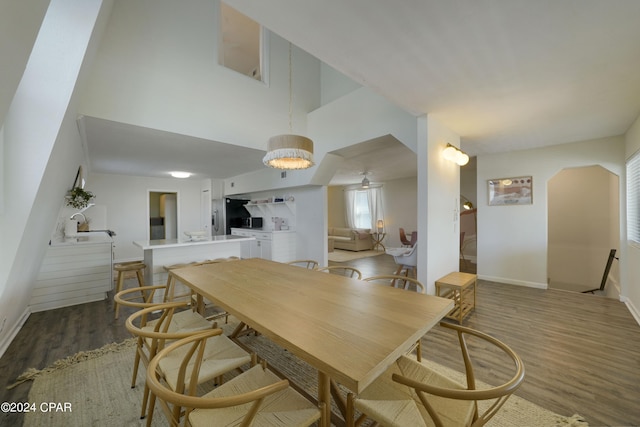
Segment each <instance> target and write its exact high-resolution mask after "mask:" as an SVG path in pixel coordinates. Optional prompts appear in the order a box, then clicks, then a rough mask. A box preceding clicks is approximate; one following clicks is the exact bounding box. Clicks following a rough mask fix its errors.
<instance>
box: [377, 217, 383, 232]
mask: <svg viewBox="0 0 640 427" xmlns="http://www.w3.org/2000/svg"><path fill="white" fill-rule="evenodd" d="M376 225H377V227H378V233H382V231H383V230H384V222H383V221H382V220H381V219H379V220H378V222H377V223H376Z"/></svg>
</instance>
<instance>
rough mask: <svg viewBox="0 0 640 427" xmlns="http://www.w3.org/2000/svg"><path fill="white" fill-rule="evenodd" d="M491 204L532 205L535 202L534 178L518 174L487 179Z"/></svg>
mask: <svg viewBox="0 0 640 427" xmlns="http://www.w3.org/2000/svg"><path fill="white" fill-rule="evenodd" d="M487 185H488V187H489V188H488V190H489V191H488V194H489V206H512V205H530V204H532V203H533V178H532V177H531V176H516V177H510V178H497V179H490V180H488V181H487Z"/></svg>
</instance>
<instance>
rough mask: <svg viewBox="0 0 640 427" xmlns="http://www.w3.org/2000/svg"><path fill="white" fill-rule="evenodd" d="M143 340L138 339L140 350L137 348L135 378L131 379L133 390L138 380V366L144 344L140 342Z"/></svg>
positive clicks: (134, 365)
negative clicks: (141, 347)
mask: <svg viewBox="0 0 640 427" xmlns="http://www.w3.org/2000/svg"><path fill="white" fill-rule="evenodd" d="M140 340H142V338H138V344H137V345H138V348H136V357H135V359H134V361H133V377H132V378H131V388H135V387H136V380H137V379H138V366H140V348H139V347H140V346H141V345H142V343H141V342H140Z"/></svg>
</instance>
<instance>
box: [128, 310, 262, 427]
mask: <svg viewBox="0 0 640 427" xmlns="http://www.w3.org/2000/svg"><path fill="white" fill-rule="evenodd" d="M185 309H186V311H191V308H190V304H189V303H188V302H172V303H166V304H160V305H154V306H151V307H148V308H145V309H142V310H140V311H138V312H136V313H134V314H132V315H131V316H129V318H128V319H127V321H126V324H125V326H126V328H127V330H128V331H129V332H130V333H131V334H132V335H133V336H135V337H137V338H138V343H137V346H136V360H135V362H134V376H133V382H132V387H134V386H135V379H136V375H137V370H138V365H139V362H140V361H142V362H143V364H144V366H145V367H146V366H149V362H150V361H151V360H152V359H153V358H154V357H155V356H156V354H157V353H158V351H160V350H162V348H164V346H165V345H166V344H167V343H168V342H171V341H175V340H178V339H181V338H186V337H189V336H191V335H193V334H196V333H198V332H202V331H203V328H202V327H201V325H200V324H192V323H189V322H190V320H191V317H182V313H184V310H185ZM181 310H182V311H181ZM154 314H155V315H157V316H159V317H158V318H157V319H155V320H153V321H148V317H149V316H151V315H154ZM198 316H199V315H198ZM200 318H201V319H202V320H204V322H205V323H206V324H207V325H208V327H209V328H211V327H212V324H211V323H209V322H208V321H206V320H205V319H204V318H202V317H201V316H200ZM185 319H187V321H185ZM210 330H213V329H210ZM214 331H215V338H214V337H212V338H211V339H210V340H209V342H210V343H211V345H210V346H208V347H207V351H206V353H205V355H204V357H203V359H202V367H201V370H200V374H201V376H200V377H198V383H202V382H206V381H208V380H211V379H214V378H221V376H222V374H224V373H226V372H229V371H231V370H234V369H238V368H240V367H241V366H243V365H245V364H249V363H254V362H255V357H254V356H252V355H251V354H249V353H247V352H246V351H244V350H243V349H241V348H240V347H239V346H238V345H237V344H235V343H234V342H233V341H231V340H230V339H229V338H228V337H226V336H225V335H222V330H221V329H215V330H214ZM159 372H160V373H161V374H162V375H163V377H165V378H166V381H167V382H168V383H169V384H171V385H172V386H173V387H177V384H179V382H180V380H178V379H177V376H176V375H175V372H176V369H175V368H174V367H173V366H171V365H170V364H169V359H167V361H166V363H164V364H163V365H162V366H161V370H160V371H159ZM147 403H148V412H147ZM154 404H155V397H154V396H153V395H151V396H150V395H149V388H148V386H147V385H146V384H145V390H144V394H143V398H142V408H141V413H140V416H141V417H142V418H144V417H145V416H147V426H150V425H151V420H152V418H153V410H154Z"/></svg>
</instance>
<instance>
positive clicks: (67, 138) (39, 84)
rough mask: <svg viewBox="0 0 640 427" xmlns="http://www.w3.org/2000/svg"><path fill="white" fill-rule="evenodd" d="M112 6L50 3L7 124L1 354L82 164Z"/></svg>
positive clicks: (92, 0) (90, 1)
mask: <svg viewBox="0 0 640 427" xmlns="http://www.w3.org/2000/svg"><path fill="white" fill-rule="evenodd" d="M109 6H110V2H102V1H99V0H82V1H80V0H53V1H52V2H51V5H50V7H49V9H48V11H47V14H46V16H45V19H44V21H43V24H42V28H41V29H40V33H39V35H38V38H37V40H36V43H35V45H34V48H33V51H32V53H31V57H30V58H29V62H28V64H27V67H26V70H25V73H24V75H23V77H22V80H21V82H20V85H19V87H18V89H17V91H16V94H15V97H14V98H13V102H12V103H11V107H10V108H9V111H8V113H7V116H6V120H5V123H4V166H5V170H4V173H5V177H7V181H8V182H11V185H10V186H5V197H6V200H7V201H8V203H6V205H5V211H4V215H2V216H0V240H1V241H2V245H0V251H1V252H0V313H2V316H1V317H2V318H0V324H3V322H4V321H5V319H6V326H5V328H4V329H3V330H2V331H1V332H0V354H1V353H2V352H3V351H4V349H5V346H6V345H8V342H9V341H10V339H11V336H12V335H13V334H15V333H17V331H18V328H19V326H20V323H21V322H22V321H23V320H24V317H25V316H26V314H28V310H27V304H28V301H29V298H30V296H31V290H32V288H33V285H34V283H35V278H36V276H37V273H38V271H39V269H40V264H41V262H42V258H43V257H44V252H45V249H46V246H47V244H48V242H49V238H50V236H51V230H52V229H53V227H54V225H55V222H56V219H57V214H58V212H59V210H60V207H61V206H62V202H63V197H64V195H65V193H66V192H67V191H68V190H69V189H70V187H71V184H72V183H73V179H74V178H75V175H76V172H77V169H78V165H79V164H80V162H81V161H82V149H81V144H80V137H79V134H78V130H77V127H76V126H75V117H76V105H77V96H76V95H77V93H76V92H77V91H78V90H79V89H80V86H81V84H80V83H79V82H82V81H83V79H82V74H83V72H85V71H86V66H85V65H86V64H85V61H86V62H90V58H88V56H90V53H91V52H92V49H93V42H94V40H91V36H92V35H95V36H96V39H99V34H100V31H99V29H100V28H101V25H102V24H103V23H104V19H105V16H108V13H109ZM94 30H95V31H96V32H95V33H93V32H94ZM90 41H91V43H90ZM88 54H89V55H88Z"/></svg>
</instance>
